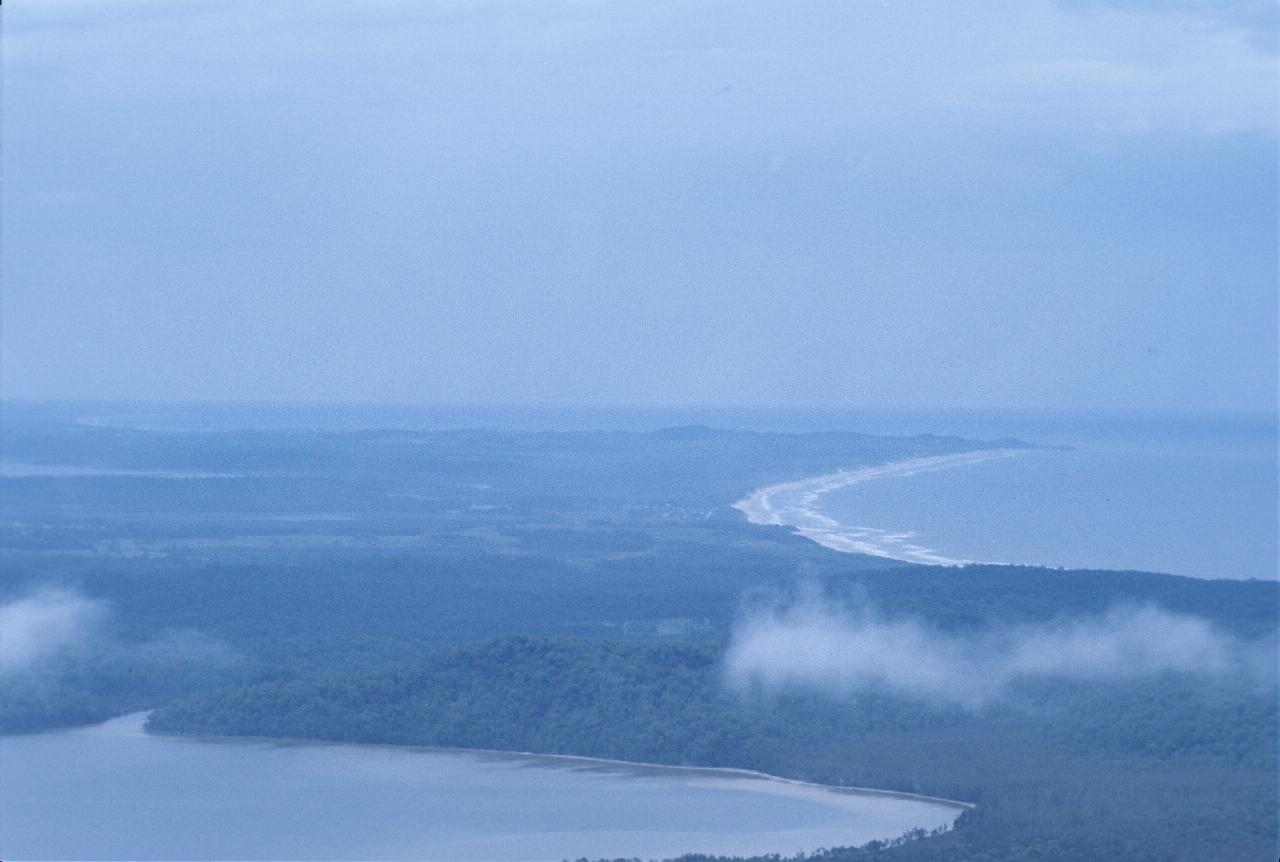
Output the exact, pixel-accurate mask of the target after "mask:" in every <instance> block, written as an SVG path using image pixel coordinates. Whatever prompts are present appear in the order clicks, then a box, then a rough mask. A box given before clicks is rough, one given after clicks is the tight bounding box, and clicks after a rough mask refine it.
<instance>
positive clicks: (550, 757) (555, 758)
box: [90, 712, 975, 812]
mask: <svg viewBox="0 0 1280 862" xmlns="http://www.w3.org/2000/svg"><path fill="white" fill-rule="evenodd" d="M147 715H149V713H147V712H140V713H132V714H130V715H124V716H120V717H118V718H114V719H111V720H110V721H107V722H103V723H102V724H98V725H90V727H91V728H95V729H101V732H105V733H117V734H119V733H123V734H126V735H133V734H144V735H150V736H156V737H165V738H169V739H186V740H192V741H197V742H216V743H253V744H264V743H265V744H270V745H285V746H343V747H353V748H365V749H378V750H383V751H397V752H415V751H416V752H425V753H432V754H463V755H476V756H481V757H486V758H492V759H495V760H519V761H532V762H533V763H534V764H537V765H544V766H557V767H568V768H573V767H579V768H585V769H599V770H615V771H618V772H629V773H632V774H636V775H644V774H665V775H681V776H688V777H689V778H691V779H693V780H694V782H695V783H699V784H714V783H721V782H723V783H725V784H740V783H743V782H760V783H761V784H764V785H773V787H762V786H755V787H752V788H751V789H754V790H757V791H760V792H766V793H768V792H773V793H775V794H777V795H785V796H800V797H804V798H808V799H811V800H814V801H817V802H824V801H829V800H827V799H826V797H827V796H837V797H838V796H861V797H876V798H881V799H901V800H903V801H907V802H921V803H926V804H929V805H936V806H939V807H942V808H951V809H955V810H956V811H958V812H963V811H970V810H972V809H973V808H974V807H975V805H974V803H972V802H963V801H961V800H958V799H947V798H946V797H942V796H929V795H927V794H923V793H910V792H907V791H903V790H885V789H882V788H877V787H854V786H849V785H843V784H821V783H819V782H816V781H804V780H802V779H799V778H787V777H785V776H781V775H772V774H770V773H768V772H761V771H759V770H756V769H743V768H741V767H734V766H680V765H673V764H667V763H647V762H645V761H638V760H618V759H616V758H610V757H589V756H586V755H578V754H544V753H540V752H536V751H516V750H512V749H500V748H458V747H452V746H438V745H396V744H394V743H380V742H343V741H339V740H331V739H307V738H303V737H281V736H224V735H218V734H187V733H174V732H170V731H153V730H148V729H147V728H146V724H145V722H146V717H147ZM779 788H781V789H782V792H781V793H779V792H778V789H779ZM744 789H745V788H744ZM795 791H799V792H795Z"/></svg>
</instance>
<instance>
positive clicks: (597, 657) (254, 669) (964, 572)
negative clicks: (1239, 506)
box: [0, 420, 1280, 862]
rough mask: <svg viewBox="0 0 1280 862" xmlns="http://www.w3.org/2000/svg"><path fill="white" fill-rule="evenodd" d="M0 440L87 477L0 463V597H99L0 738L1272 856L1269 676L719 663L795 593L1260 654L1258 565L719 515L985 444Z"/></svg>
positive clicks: (1062, 851)
mask: <svg viewBox="0 0 1280 862" xmlns="http://www.w3.org/2000/svg"><path fill="white" fill-rule="evenodd" d="M4 434H5V446H6V451H7V452H11V453H15V456H21V457H22V458H23V459H25V461H27V462H28V463H31V464H35V465H42V464H43V465H51V466H52V465H61V464H86V463H92V464H95V465H97V466H98V467H99V468H102V467H109V468H110V469H111V470H112V471H114V472H112V473H111V474H109V475H102V474H101V473H99V474H93V473H90V472H89V471H83V472H82V473H79V474H75V475H65V474H63V475H48V472H49V471H46V473H45V474H41V472H40V471H39V470H37V469H28V470H27V471H25V472H24V473H23V474H21V475H7V476H5V477H4V478H3V480H0V481H2V482H3V487H4V492H5V493H4V497H3V509H4V518H3V527H2V529H0V562H2V563H3V567H4V573H5V576H4V579H3V582H2V583H0V600H3V601H6V602H12V601H18V600H22V599H23V598H24V597H30V596H32V595H41V594H44V595H55V596H74V597H76V601H79V602H83V603H88V604H89V605H91V606H92V607H94V608H96V609H97V611H99V613H97V614H96V616H95V620H96V623H95V625H94V628H93V630H92V632H90V633H88V634H86V637H85V638H84V639H83V640H82V641H81V642H79V643H77V644H75V645H71V646H68V647H67V648H66V649H64V650H63V651H61V652H60V653H58V654H57V655H55V656H51V657H49V658H48V659H47V660H45V661H43V662H42V663H41V664H40V665H39V666H38V667H33V668H30V669H27V670H25V671H22V672H8V673H6V674H5V675H4V678H3V684H4V689H5V697H4V698H3V699H0V729H2V730H4V731H6V732H17V731H30V730H36V729H40V728H48V727H56V726H65V725H72V724H81V723H87V722H93V721H97V720H102V719H105V718H108V717H111V716H114V715H119V714H122V713H126V712H132V711H137V710H144V709H145V710H153V712H152V713H151V717H150V728H151V729H152V730H153V731H155V732H163V733H188V734H208V735H226V736H272V737H289V738H304V739H319V740H341V741H349V742H376V743H391V744H405V745H425V746H443V747H476V748H490V749H514V750H521V751H538V752H544V753H565V754H576V755H584V756H597V757H610V758H619V759H624V760H641V761H646V762H655V763H665V764H676V765H699V766H727V767H742V768H750V769H756V770H760V771H763V772H767V773H771V774H775V775H780V776H786V777H793V778H800V779H805V780H811V781H816V782H821V783H830V784H843V785H852V786H865V787H879V788H884V789H889V790H898V791H905V792H912V793H922V794H926V795H933V796H941V797H946V798H952V799H960V800H964V801H967V802H971V803H974V805H975V808H974V809H973V810H972V811H971V812H969V813H966V814H965V815H963V816H962V818H961V819H960V821H959V822H958V823H957V825H956V828H955V829H954V830H952V831H949V832H946V833H943V834H939V835H930V836H914V837H913V839H912V840H906V841H902V842H887V843H883V844H876V845H874V846H868V847H865V848H843V849H832V850H829V851H825V852H824V853H811V854H810V855H809V856H808V858H811V859H812V858H817V859H831V860H836V859H858V860H861V859H867V858H877V859H880V858H882V859H886V860H889V859H893V860H900V859H901V860H924V859H928V860H961V859H964V860H1023V859H1044V860H1050V859H1061V860H1067V859H1100V858H1125V859H1139V860H1144V859H1151V860H1169V859H1178V860H1205V859H1223V860H1227V859H1230V860H1248V859H1270V858H1272V857H1273V856H1274V853H1275V846H1274V842H1275V836H1276V826H1277V824H1276V816H1277V811H1278V810H1280V800H1278V799H1277V788H1276V783H1275V775H1276V769H1277V753H1276V734H1275V727H1276V726H1277V714H1276V689H1275V680H1274V668H1272V669H1271V671H1269V674H1270V675H1269V676H1268V675H1267V674H1264V675H1263V677H1261V678H1260V677H1257V676H1256V675H1255V676H1252V677H1244V676H1232V675H1225V676H1224V675H1204V674H1201V675H1197V674H1186V673H1176V672H1169V673H1160V674H1152V675H1148V676H1144V677H1141V678H1134V679H1126V680H1096V679H1065V678H1064V679H1034V680H1026V681H1021V682H1018V683H1017V684H1015V685H1013V686H1012V687H1010V688H1009V690H1008V691H1006V692H1004V693H1003V694H1002V695H1001V696H999V697H996V698H993V699H991V700H990V701H989V702H985V703H982V704H979V705H976V706H975V705H964V704H957V703H945V702H936V701H930V700H928V699H924V698H920V697H914V696H911V695H910V693H904V692H902V691H899V690H894V689H892V688H890V687H883V686H881V687H877V686H868V687H863V688H861V689H859V690H857V691H854V692H831V691H821V690H816V689H814V688H812V687H805V686H800V685H797V686H789V687H783V688H781V689H778V690H775V691H771V692H768V693H766V694H763V695H762V694H760V693H758V692H756V693H753V692H751V691H743V690H741V689H735V688H734V687H733V686H731V685H728V684H726V677H725V655H726V650H728V649H729V648H730V647H731V645H732V643H733V639H734V633H735V631H736V630H737V626H738V624H739V623H740V621H741V620H742V619H743V616H744V614H746V613H748V612H749V611H750V610H751V609H752V608H757V607H770V606H779V605H781V606H785V605H787V604H788V603H790V602H794V601H796V600H798V598H799V597H801V596H804V595H814V594H817V595H821V596H823V597H824V599H825V600H827V601H830V602H832V603H837V604H840V603H843V604H847V605H850V606H854V605H856V606H869V607H874V608H875V609H876V612H877V613H878V614H880V615H881V616H882V617H883V618H884V619H886V620H889V621H915V622H918V623H919V624H921V625H927V626H928V627H930V630H931V631H937V632H941V633H948V634H950V635H954V636H956V637H966V636H969V635H973V636H978V635H981V634H982V633H984V632H987V631H989V630H991V629H993V628H994V627H999V626H1005V627H1008V626H1034V625H1047V624H1052V623H1053V622H1054V621H1056V620H1061V619H1063V618H1074V617H1079V616H1081V615H1090V614H1093V615H1096V614H1103V613H1106V612H1107V611H1108V610H1110V609H1112V608H1115V607H1129V606H1132V607H1152V608H1159V609H1161V610H1162V611H1164V612H1168V613H1172V614H1190V615H1194V616H1195V617H1197V618H1198V619H1202V620H1204V621H1206V622H1207V623H1208V624H1211V625H1212V626H1213V627H1214V630H1215V631H1217V632H1220V633H1221V634H1222V636H1223V637H1227V638H1231V639H1234V640H1235V641H1238V642H1240V643H1245V644H1251V645H1255V646H1256V645H1262V648H1265V646H1266V645H1267V644H1271V645H1272V646H1273V645H1274V639H1275V637H1276V608H1277V600H1278V597H1280V594H1278V592H1277V585H1276V584H1275V583H1273V582H1259V581H1208V580H1196V579H1190V578H1181V577H1172V576H1167V575H1160V574H1154V573H1142V572H1114V571H1063V570H1051V569H1044V568H1036V567H1015V566H977V565H973V566H966V567H963V568H937V567H924V566H909V565H904V564H900V563H896V562H894V561H891V560H885V559H880V558H871V557H862V556H858V555H853V554H839V553H834V552H831V551H828V550H826V549H824V548H821V547H819V546H817V545H815V544H814V543H811V542H808V541H806V540H803V539H800V538H798V537H796V536H794V535H792V534H791V533H790V532H788V531H787V530H785V529H782V528H770V527H758V526H752V525H749V524H747V523H745V522H744V520H743V519H742V518H741V516H740V515H739V513H737V512H735V511H733V510H732V509H729V508H728V506H727V505H726V503H727V502H729V501H732V500H733V499H736V498H737V497H738V496H740V495H741V494H743V493H745V492H746V491H748V490H750V489H751V488H752V487H754V486H755V485H758V484H762V483H765V482H770V481H781V480H784V479H787V478H791V477H794V476H797V475H801V476H802V475H810V474H813V473H816V472H820V471H823V470H829V469H833V468H834V467H836V466H849V465H851V464H858V463H876V462H879V461H883V460H889V459H893V458H897V457H903V456H904V455H911V454H928V453H931V452H949V451H964V450H965V448H966V447H982V446H991V445H997V444H996V443H975V442H967V441H962V440H958V439H955V438H875V437H868V436H865V435H839V434H824V435H804V434H795V435H788V434H773V435H768V434H738V433H735V432H720V431H712V430H710V429H701V428H695V429H675V430H670V431H666V432H659V433H655V434H641V433H626V434H613V433H599V434H596V433H586V432H584V433H581V434H570V435H554V434H525V433H515V432H512V433H509V434H494V433H490V432H441V433H415V434H405V433H402V432H395V433H392V432H386V433H370V432H359V433H318V432H316V433H306V434H303V433H299V432H288V433H283V432H282V433H267V432H207V433H204V432H201V433H192V432H184V433H168V432H154V431H152V432H145V431H138V430H104V429H97V428H87V427H84V426H70V425H65V424H59V423H52V422H47V423H44V424H40V423H38V422H35V421H34V420H33V421H30V422H27V423H25V424H24V423H23V422H16V423H15V422H10V423H9V424H7V425H6V427H5V428H4ZM998 445H1001V446H1006V445H1025V444H1019V443H1016V442H1015V441H1000V442H999V443H998ZM179 476H180V477H181V478H177V477H179ZM693 859H694V857H690V862H693Z"/></svg>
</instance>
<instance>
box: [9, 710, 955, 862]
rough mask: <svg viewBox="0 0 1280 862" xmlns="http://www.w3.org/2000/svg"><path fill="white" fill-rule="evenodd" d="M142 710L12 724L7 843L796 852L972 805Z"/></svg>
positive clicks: (138, 848)
mask: <svg viewBox="0 0 1280 862" xmlns="http://www.w3.org/2000/svg"><path fill="white" fill-rule="evenodd" d="M142 722H143V716H142V715H132V716H125V717H123V718H119V719H115V720H113V721H109V722H106V723H104V724H101V725H96V726H93V727H85V728H75V729H70V730H61V731H54V732H46V733H36V734H27V735H15V736H4V737H0V856H2V857H3V858H5V859H9V860H13V859H71V858H75V859H135V860H150V859H214V858H217V859H370V858H377V859H409V858H412V859H421V860H457V862H465V860H518V859H519V860H526V859H527V860H557V859H563V858H576V857H579V856H588V857H603V856H608V857H617V856H638V857H646V858H648V857H662V856H674V855H677V854H680V853H685V852H704V853H724V854H760V853H767V852H777V853H787V854H791V853H795V852H797V851H800V850H814V849H816V848H819V847H831V846H840V845H856V844H862V843H865V842H867V841H870V840H872V839H875V838H892V837H896V836H898V835H900V834H902V833H904V832H906V831H908V830H910V829H912V828H916V827H922V828H925V829H933V828H935V827H938V826H943V825H946V824H950V823H951V822H952V821H953V820H954V819H955V818H956V816H957V815H958V814H959V813H960V811H961V810H962V809H961V808H960V807H959V806H957V805H949V804H945V803H943V802H940V801H938V802H935V801H929V800H923V799H914V798H907V797H897V796H892V795H877V794H867V793H850V792H839V791H836V790H832V789H827V788H822V787H818V786H814V785H805V784H799V783H794V782H787V781H781V780H773V779H768V778H765V777H762V776H757V775H752V774H748V773H736V772H733V771H729V770H683V769H672V768H663V767H645V766H633V765H627V764H616V763H608V762H602V761H586V760H576V759H568V758H546V757H537V756H529V755H508V754H501V753H487V752H454V751H434V750H423V749H407V748H395V747H390V746H361V745H326V744H311V743H287V742H273V741H265V740H245V741H228V740H206V739H192V738H181V737H168V736H153V735H150V734H147V733H145V732H143V730H142Z"/></svg>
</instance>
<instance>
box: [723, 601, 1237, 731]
mask: <svg viewBox="0 0 1280 862" xmlns="http://www.w3.org/2000/svg"><path fill="white" fill-rule="evenodd" d="M1256 651H1257V647H1256V646H1255V645H1249V644H1245V643H1243V642H1241V641H1240V640H1238V639H1237V638H1234V637H1232V636H1231V635H1229V634H1226V633H1224V632H1222V631H1220V630H1219V629H1217V628H1215V627H1214V626H1213V625H1212V624H1211V623H1210V622H1208V621H1207V620H1204V619H1201V618H1199V617H1194V616H1188V615H1184V614H1177V613H1171V612H1169V611H1165V610H1162V609H1160V608H1156V607H1151V606H1142V607H1134V606H1123V607H1116V608H1113V609H1112V610H1110V611H1108V612H1107V613H1104V614H1098V615H1093V616H1084V617H1077V618H1072V619H1065V620H1059V621H1055V622H1050V623H1043V624H1039V625H1031V626H1010V627H1005V628H999V629H988V630H984V631H982V632H977V633H965V634H952V633H947V632H942V631H939V630H938V629H936V628H933V627H931V626H929V625H927V624H925V623H922V622H920V621H918V620H911V619H905V620H904V619H897V620H890V619H885V618H884V617H882V616H881V615H879V614H878V613H876V612H875V611H874V610H873V609H870V608H866V607H863V608H858V609H849V608H843V607H837V606H834V605H832V604H830V603H828V602H824V601H820V600H808V601H804V602H801V603H799V604H795V605H791V606H789V607H785V608H780V609H774V610H772V611H766V612H762V613H756V614H754V615H752V616H749V617H747V618H745V619H744V620H742V621H741V622H740V623H739V625H738V626H737V628H736V629H735V631H734V635H733V638H732V641H731V643H730V646H729V649H728V651H727V653H726V656H725V672H726V676H727V679H728V682H729V683H730V685H731V686H732V687H734V688H737V689H739V690H751V689H764V690H766V691H773V690H779V689H783V688H787V687H797V686H799V687H808V688H816V689H819V690H822V691H826V692H829V693H832V694H837V695H845V696H847V695H852V694H856V693H857V692H859V691H862V690H869V689H880V690H885V691H891V692H894V693H897V694H901V695H906V696H909V697H914V698H918V699H920V700H927V701H934V702H939V703H946V704H958V705H961V706H966V707H970V708H977V707H981V706H983V705H985V704H986V703H988V702H990V701H992V700H994V699H996V698H998V697H1001V696H1002V695H1004V694H1005V693H1007V692H1008V691H1009V690H1010V689H1011V688H1012V687H1013V686H1014V685H1016V684H1017V683H1018V682H1021V681H1029V680H1034V679H1047V678H1056V679H1089V680H1123V679H1134V678H1139V677H1145V676H1154V675H1158V674H1163V673H1182V674H1203V675H1223V674H1234V673H1248V672H1249V671H1250V670H1251V668H1253V666H1254V665H1255V663H1256V655H1255V653H1256Z"/></svg>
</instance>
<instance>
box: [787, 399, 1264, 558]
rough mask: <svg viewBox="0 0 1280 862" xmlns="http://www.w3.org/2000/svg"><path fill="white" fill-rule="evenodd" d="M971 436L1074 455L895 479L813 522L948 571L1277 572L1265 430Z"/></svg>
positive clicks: (1154, 426) (835, 494)
mask: <svg viewBox="0 0 1280 862" xmlns="http://www.w3.org/2000/svg"><path fill="white" fill-rule="evenodd" d="M960 430H964V429H963V428H961V429H960ZM973 430H977V431H979V433H980V434H981V432H983V431H985V432H986V433H987V434H988V435H990V436H997V435H999V436H1005V435H1006V434H1017V435H1019V436H1026V437H1027V438H1028V439H1029V440H1030V441H1031V442H1034V443H1040V444H1050V445H1058V446H1062V447H1069V448H1059V449H1035V450H1022V451H1010V452H1007V453H1004V454H1003V456H1002V457H992V458H987V459H970V460H964V459H957V460H956V461H955V462H954V464H953V466H950V467H949V468H947V469H930V470H919V471H913V470H901V471H897V472H892V471H891V472H889V473H888V474H886V475H884V477H883V478H879V479H875V480H872V481H865V482H857V483H854V484H846V485H844V486H842V487H838V488H836V489H834V490H831V491H830V492H829V493H824V494H821V495H819V496H818V497H817V498H816V500H814V501H813V506H812V509H813V512H814V514H817V515H819V516H821V517H823V518H825V519H827V520H829V521H831V522H835V523H837V524H839V525H840V526H841V528H843V529H846V530H853V531H855V532H860V533H861V534H862V535H864V536H866V537H870V538H871V539H872V540H873V541H875V540H876V539H877V537H879V539H880V541H879V546H880V550H881V551H882V552H884V553H885V554H886V555H887V556H893V557H900V558H904V559H909V558H910V557H909V556H908V555H905V554H903V553H901V549H902V548H903V547H907V548H910V549H911V551H912V553H914V554H920V553H923V554H925V555H931V556H933V557H935V558H937V559H938V560H942V561H953V562H954V561H976V562H1000V563H1019V564H1034V565H1045V566H1061V567H1068V568H1096V569H1124V570H1143V571H1156V572H1166V573H1170V574H1177V575H1189V576H1194V577H1201V578H1259V579H1274V578H1276V577H1277V572H1278V568H1280V563H1278V560H1280V551H1278V544H1280V542H1278V541H1277V535H1278V530H1277V524H1278V523H1280V505H1278V502H1277V499H1278V490H1277V488H1278V483H1277V457H1276V431H1275V425H1274V422H1272V421H1267V420H1259V419H1257V418H1252V419H1242V418H1221V417H1220V418H1206V417H1196V418H1184V419H1170V418H1168V417H1164V418H1148V419H1146V420H1142V419H1140V418H1134V417H1123V418H1117V417H1114V416H1113V417H1088V416H1076V417H1059V418H1058V419H1057V421H1056V422H1050V421H1045V420H1041V421H1040V422H1039V423H1038V424H1033V425H1032V426H1031V427H1028V425H1027V423H1025V422H1019V421H1018V419H1017V418H1016V417H1011V418H1010V419H1008V421H1006V422H1004V423H1000V422H999V421H998V418H997V419H996V420H995V421H992V419H991V418H988V420H987V421H986V424H984V425H983V426H982V428H980V429H976V428H975V429H973ZM1028 432H1029V433H1028ZM872 550H873V552H874V550H875V549H874V548H873V549H872Z"/></svg>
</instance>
